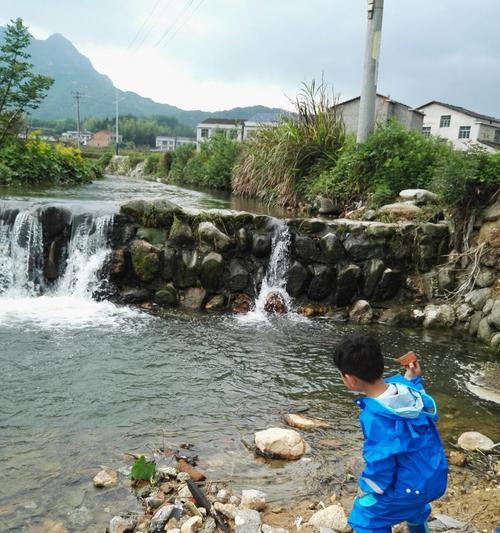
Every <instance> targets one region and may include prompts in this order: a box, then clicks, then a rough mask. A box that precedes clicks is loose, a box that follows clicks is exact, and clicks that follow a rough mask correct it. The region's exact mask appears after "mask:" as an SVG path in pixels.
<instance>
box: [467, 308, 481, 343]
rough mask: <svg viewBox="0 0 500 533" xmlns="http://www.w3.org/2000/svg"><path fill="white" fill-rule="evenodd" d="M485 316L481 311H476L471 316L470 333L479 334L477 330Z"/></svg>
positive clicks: (472, 334)
mask: <svg viewBox="0 0 500 533" xmlns="http://www.w3.org/2000/svg"><path fill="white" fill-rule="evenodd" d="M482 318H483V313H482V312H481V311H475V312H474V313H473V314H472V316H471V317H470V321H469V335H471V336H472V337H475V336H476V335H477V330H478V329H479V322H481V320H482Z"/></svg>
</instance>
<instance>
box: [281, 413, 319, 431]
mask: <svg viewBox="0 0 500 533" xmlns="http://www.w3.org/2000/svg"><path fill="white" fill-rule="evenodd" d="M283 418H284V420H285V422H286V423H287V424H288V425H289V426H291V427H293V428H297V429H305V430H308V429H325V428H329V427H330V424H329V423H328V422H327V421H326V420H321V419H319V418H314V417H312V416H305V415H300V414H297V413H287V414H286V415H285V416H284V417H283Z"/></svg>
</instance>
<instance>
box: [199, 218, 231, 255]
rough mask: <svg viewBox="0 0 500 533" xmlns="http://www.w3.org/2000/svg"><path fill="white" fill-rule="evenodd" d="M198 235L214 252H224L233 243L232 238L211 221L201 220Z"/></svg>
mask: <svg viewBox="0 0 500 533" xmlns="http://www.w3.org/2000/svg"><path fill="white" fill-rule="evenodd" d="M198 237H199V239H200V241H201V242H203V243H205V244H208V245H209V246H212V248H213V249H214V250H215V251H216V252H225V251H227V250H229V248H231V246H232V245H233V242H232V240H231V239H230V238H229V237H228V236H227V235H226V234H225V233H223V232H222V231H221V230H220V229H219V228H218V227H217V226H216V225H215V224H213V223H212V222H202V223H201V224H200V225H199V226H198Z"/></svg>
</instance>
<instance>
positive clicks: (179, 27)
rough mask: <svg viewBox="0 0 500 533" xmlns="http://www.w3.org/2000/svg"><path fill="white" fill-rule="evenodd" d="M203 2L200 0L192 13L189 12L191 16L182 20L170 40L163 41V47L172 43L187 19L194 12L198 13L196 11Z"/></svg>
mask: <svg viewBox="0 0 500 533" xmlns="http://www.w3.org/2000/svg"><path fill="white" fill-rule="evenodd" d="M204 1H205V0H200V1H199V2H198V4H196V6H195V8H194V9H193V11H191V14H190V15H189V16H188V17H187V18H186V19H185V20H184V22H183V23H182V24H181V25H180V26H178V28H177V29H176V30H175V31H174V33H173V34H172V35H171V36H170V38H169V39H167V40H166V41H165V43H164V46H166V45H167V44H169V43H170V42H172V40H173V39H174V38H175V36H176V35H177V34H178V33H179V31H180V30H182V28H184V26H185V25H186V24H187V23H188V21H189V19H190V18H191V17H192V16H193V15H194V14H195V13H196V11H198V9H199V8H200V7H201V4H203V2H204Z"/></svg>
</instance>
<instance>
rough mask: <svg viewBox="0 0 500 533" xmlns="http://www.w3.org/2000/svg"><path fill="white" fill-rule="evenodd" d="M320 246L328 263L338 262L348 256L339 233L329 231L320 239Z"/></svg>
mask: <svg viewBox="0 0 500 533" xmlns="http://www.w3.org/2000/svg"><path fill="white" fill-rule="evenodd" d="M319 246H320V249H321V252H322V253H323V257H324V258H325V259H326V261H327V262H328V263H332V264H335V263H338V262H340V261H342V260H343V259H344V258H345V256H346V252H345V249H344V246H343V245H342V241H341V240H340V239H339V238H338V236H337V235H335V233H327V234H326V235H324V236H323V237H322V238H321V240H320V241H319Z"/></svg>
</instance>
